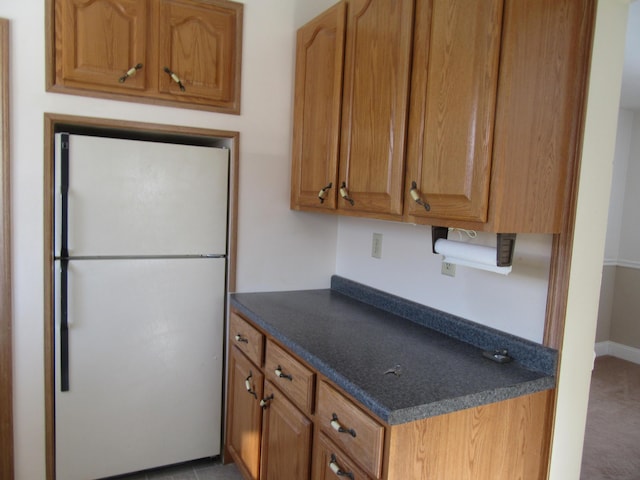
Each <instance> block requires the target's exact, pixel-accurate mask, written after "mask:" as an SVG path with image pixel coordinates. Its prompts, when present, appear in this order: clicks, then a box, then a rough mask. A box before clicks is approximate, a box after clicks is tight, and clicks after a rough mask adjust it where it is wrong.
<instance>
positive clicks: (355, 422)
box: [316, 382, 384, 477]
mask: <svg viewBox="0 0 640 480" xmlns="http://www.w3.org/2000/svg"><path fill="white" fill-rule="evenodd" d="M316 418H317V420H318V423H319V425H320V429H321V430H322V431H323V432H324V433H325V434H326V435H327V436H328V437H329V438H330V439H331V440H332V441H333V442H335V443H336V445H338V446H339V447H340V448H341V449H342V450H343V451H344V452H345V453H346V454H347V455H349V457H351V458H352V459H354V460H355V461H357V462H358V463H359V464H360V466H361V467H363V468H364V469H365V470H366V471H367V473H369V474H371V475H372V476H374V477H379V476H380V472H381V467H382V447H383V440H384V428H383V427H382V426H381V425H380V424H378V423H377V422H376V421H375V420H373V419H372V418H371V417H369V416H368V415H367V414H366V413H365V412H364V411H363V410H361V409H360V408H359V407H357V406H356V405H355V404H354V403H353V402H352V401H351V400H349V399H348V398H346V397H345V396H344V395H342V394H341V393H339V392H338V391H337V390H335V389H334V388H332V387H330V386H329V385H328V384H326V383H325V382H320V385H319V386H318V405H317V409H316Z"/></svg>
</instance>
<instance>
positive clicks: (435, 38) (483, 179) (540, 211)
mask: <svg viewBox="0 0 640 480" xmlns="http://www.w3.org/2000/svg"><path fill="white" fill-rule="evenodd" d="M338 7H339V8H338ZM343 7H344V8H346V23H345V24H344V34H342V33H340V32H342V30H341V29H342V28H343V27H342V23H341V22H342V19H343V18H345V17H344V15H345V14H344V13H336V12H342V10H341V9H342V8H343ZM327 13H329V11H328V12H327ZM334 15H335V17H332V18H333V20H332V22H333V23H332V24H331V25H333V26H332V27H331V28H333V30H331V31H335V32H336V35H335V38H334V41H331V42H329V41H324V42H323V41H320V40H319V39H320V38H321V35H320V34H319V32H320V31H321V30H320V29H319V28H318V25H317V24H316V23H315V22H316V21H315V20H314V21H312V22H310V24H308V25H307V26H304V27H302V28H301V29H300V32H299V36H298V55H297V60H296V61H297V64H296V96H295V107H294V108H295V112H296V113H295V120H294V150H293V163H292V197H291V207H292V208H294V209H299V210H311V211H313V210H315V211H327V212H334V213H339V214H345V215H354V216H362V217H371V218H379V219H385V220H402V221H405V222H410V223H422V224H428V225H441V226H448V227H461V228H470V229H475V230H481V231H489V232H513V233H559V232H560V230H561V226H562V221H563V212H564V211H565V207H566V202H567V198H569V191H570V189H571V188H572V178H573V176H574V175H575V174H576V172H577V168H578V160H579V151H578V147H579V144H580V138H581V135H582V130H583V125H582V122H583V105H584V100H585V96H586V82H587V78H588V67H589V56H590V51H591V43H592V33H593V23H594V18H595V10H594V2H591V1H589V0H558V1H554V0H486V1H481V2H478V1H476V0H393V1H387V0H343V2H342V3H341V4H339V5H338V6H336V7H334ZM319 18H320V17H319ZM326 31H329V27H326ZM342 35H344V39H345V40H344V43H341V42H340V39H341V38H342ZM301 38H304V39H305V41H304V42H301ZM310 46H312V48H311V49H310ZM311 52H312V53H311ZM340 60H342V65H341V66H340V64H339V62H340ZM336 65H338V67H336ZM327 67H330V68H327ZM338 69H340V71H341V72H342V74H343V77H340V76H338V75H336V72H337V71H338ZM322 71H326V72H328V73H327V74H326V75H325V76H324V77H322V75H321V73H322ZM317 77H320V78H322V81H319V80H317ZM323 82H324V83H323ZM409 87H410V88H409ZM340 88H342V93H341V95H340V96H338V95H337V93H336V92H338V91H339V89H340ZM322 102H324V104H323V103H322ZM338 102H339V103H340V106H341V109H342V110H341V113H340V114H339V115H338V114H337V113H336V105H337V104H338ZM315 113H317V115H315ZM405 139H406V141H405ZM336 145H338V147H336ZM336 152H337V153H336ZM336 169H337V173H336ZM343 185H344V191H343V192H342V195H341V194H340V187H341V186H343ZM326 186H331V189H330V191H329V192H328V193H327V194H326V197H325V200H324V202H322V203H321V202H320V200H319V199H318V192H319V191H321V189H323V188H324V187H326ZM344 197H347V198H344ZM416 200H420V202H416ZM425 203H426V204H428V206H429V208H425V205H424V204H425Z"/></svg>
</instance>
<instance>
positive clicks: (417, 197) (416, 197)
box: [409, 182, 431, 212]
mask: <svg viewBox="0 0 640 480" xmlns="http://www.w3.org/2000/svg"><path fill="white" fill-rule="evenodd" d="M409 193H410V194H411V198H413V201H414V202H416V203H417V204H418V205H422V206H423V207H424V209H425V210H426V211H427V212H428V211H429V210H431V205H429V204H428V203H427V202H425V201H424V200H422V198H420V193H419V192H418V186H417V185H416V182H411V190H409Z"/></svg>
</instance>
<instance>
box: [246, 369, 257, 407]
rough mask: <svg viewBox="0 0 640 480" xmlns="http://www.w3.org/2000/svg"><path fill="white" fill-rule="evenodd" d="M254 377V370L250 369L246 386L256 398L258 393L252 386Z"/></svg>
mask: <svg viewBox="0 0 640 480" xmlns="http://www.w3.org/2000/svg"><path fill="white" fill-rule="evenodd" d="M252 377H253V372H251V371H249V376H248V377H247V378H245V380H244V387H245V388H246V389H247V392H249V393H250V394H251V395H253V396H254V397H255V399H256V400H257V399H258V395H256V392H255V391H254V390H253V388H252V387H251V378H252Z"/></svg>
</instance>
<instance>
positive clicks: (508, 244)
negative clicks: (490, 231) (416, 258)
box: [431, 227, 516, 267]
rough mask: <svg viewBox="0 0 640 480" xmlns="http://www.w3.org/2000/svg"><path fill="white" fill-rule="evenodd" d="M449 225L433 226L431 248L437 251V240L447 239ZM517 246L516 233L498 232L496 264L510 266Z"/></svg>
mask: <svg viewBox="0 0 640 480" xmlns="http://www.w3.org/2000/svg"><path fill="white" fill-rule="evenodd" d="M448 235H449V227H431V248H432V251H433V253H438V252H436V241H438V240H439V239H441V238H444V239H445V240H446V239H447V237H448ZM515 246H516V234H515V233H497V234H496V265H497V266H498V267H510V266H511V264H512V263H513V250H514V247H515Z"/></svg>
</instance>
